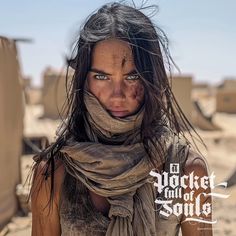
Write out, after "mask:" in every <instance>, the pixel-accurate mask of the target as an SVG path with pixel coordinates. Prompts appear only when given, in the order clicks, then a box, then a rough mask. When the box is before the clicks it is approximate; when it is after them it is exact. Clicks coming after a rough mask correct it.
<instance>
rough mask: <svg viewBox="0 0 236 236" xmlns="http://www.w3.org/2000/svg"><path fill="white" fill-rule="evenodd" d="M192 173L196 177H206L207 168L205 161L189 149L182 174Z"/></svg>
mask: <svg viewBox="0 0 236 236" xmlns="http://www.w3.org/2000/svg"><path fill="white" fill-rule="evenodd" d="M191 172H194V174H195V175H197V176H207V175H208V168H207V162H206V160H205V159H204V158H203V157H202V156H201V155H200V154H198V153H197V152H195V151H193V150H192V149H191V148H190V150H189V154H188V157H187V160H186V162H185V165H184V174H189V173H191Z"/></svg>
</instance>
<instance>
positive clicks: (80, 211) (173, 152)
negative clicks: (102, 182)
mask: <svg viewBox="0 0 236 236" xmlns="http://www.w3.org/2000/svg"><path fill="white" fill-rule="evenodd" d="M171 146H172V147H171V148H170V150H168V157H167V160H166V162H165V165H164V168H163V171H165V172H168V173H169V171H170V164H171V163H178V164H179V170H180V172H179V176H181V174H182V173H183V167H184V165H185V162H186V159H187V156H188V149H189V147H188V146H183V145H182V144H181V143H180V142H179V141H177V142H175V143H173V145H171ZM150 184H152V186H153V188H154V185H153V183H150ZM157 198H161V199H165V198H164V195H163V194H162V193H161V194H157ZM175 201H176V199H174V200H173V202H172V204H175ZM179 201H180V200H178V202H179ZM181 201H182V200H181ZM59 207H60V224H61V233H62V234H61V235H62V236H105V234H106V230H107V228H108V225H109V222H110V219H109V218H108V217H107V216H104V215H103V214H102V213H101V212H99V211H98V210H97V209H96V208H95V207H94V205H93V203H92V200H91V198H90V195H89V192H88V189H87V188H86V187H85V185H84V184H83V183H81V182H80V181H78V180H76V179H75V178H74V177H72V176H71V175H69V174H68V173H66V174H65V177H64V183H63V186H62V190H61V197H60V205H59ZM155 210H156V212H157V222H156V227H157V235H158V236H176V235H179V231H180V223H181V217H182V215H179V216H178V217H177V216H175V215H174V214H172V215H170V216H169V217H164V216H163V215H162V214H160V210H164V208H161V207H160V206H157V205H156V209H155Z"/></svg>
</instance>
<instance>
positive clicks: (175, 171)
mask: <svg viewBox="0 0 236 236" xmlns="http://www.w3.org/2000/svg"><path fill="white" fill-rule="evenodd" d="M170 173H171V174H178V173H179V163H171V164H170Z"/></svg>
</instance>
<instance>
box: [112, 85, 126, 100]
mask: <svg viewBox="0 0 236 236" xmlns="http://www.w3.org/2000/svg"><path fill="white" fill-rule="evenodd" d="M111 96H112V98H114V99H115V98H117V99H123V98H125V86H124V83H123V82H122V81H114V82H113V83H112V94H111Z"/></svg>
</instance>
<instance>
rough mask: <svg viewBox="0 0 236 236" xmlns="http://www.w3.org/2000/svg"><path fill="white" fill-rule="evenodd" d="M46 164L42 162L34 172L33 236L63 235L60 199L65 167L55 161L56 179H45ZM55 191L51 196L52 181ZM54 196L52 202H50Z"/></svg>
mask: <svg viewBox="0 0 236 236" xmlns="http://www.w3.org/2000/svg"><path fill="white" fill-rule="evenodd" d="M45 168H46V162H45V161H41V162H40V163H39V165H38V166H37V168H36V169H35V171H34V178H33V183H32V188H31V210H32V236H39V235H40V236H41V235H55V236H57V235H58V236H59V235H61V227H60V216H59V198H60V196H59V195H60V189H61V186H62V183H63V179H64V166H63V164H62V162H61V161H55V171H54V178H52V175H50V176H49V177H48V178H45V175H44V172H45ZM52 179H53V183H54V191H53V192H52V195H51V183H52V182H51V181H52ZM50 196H52V201H50Z"/></svg>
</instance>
